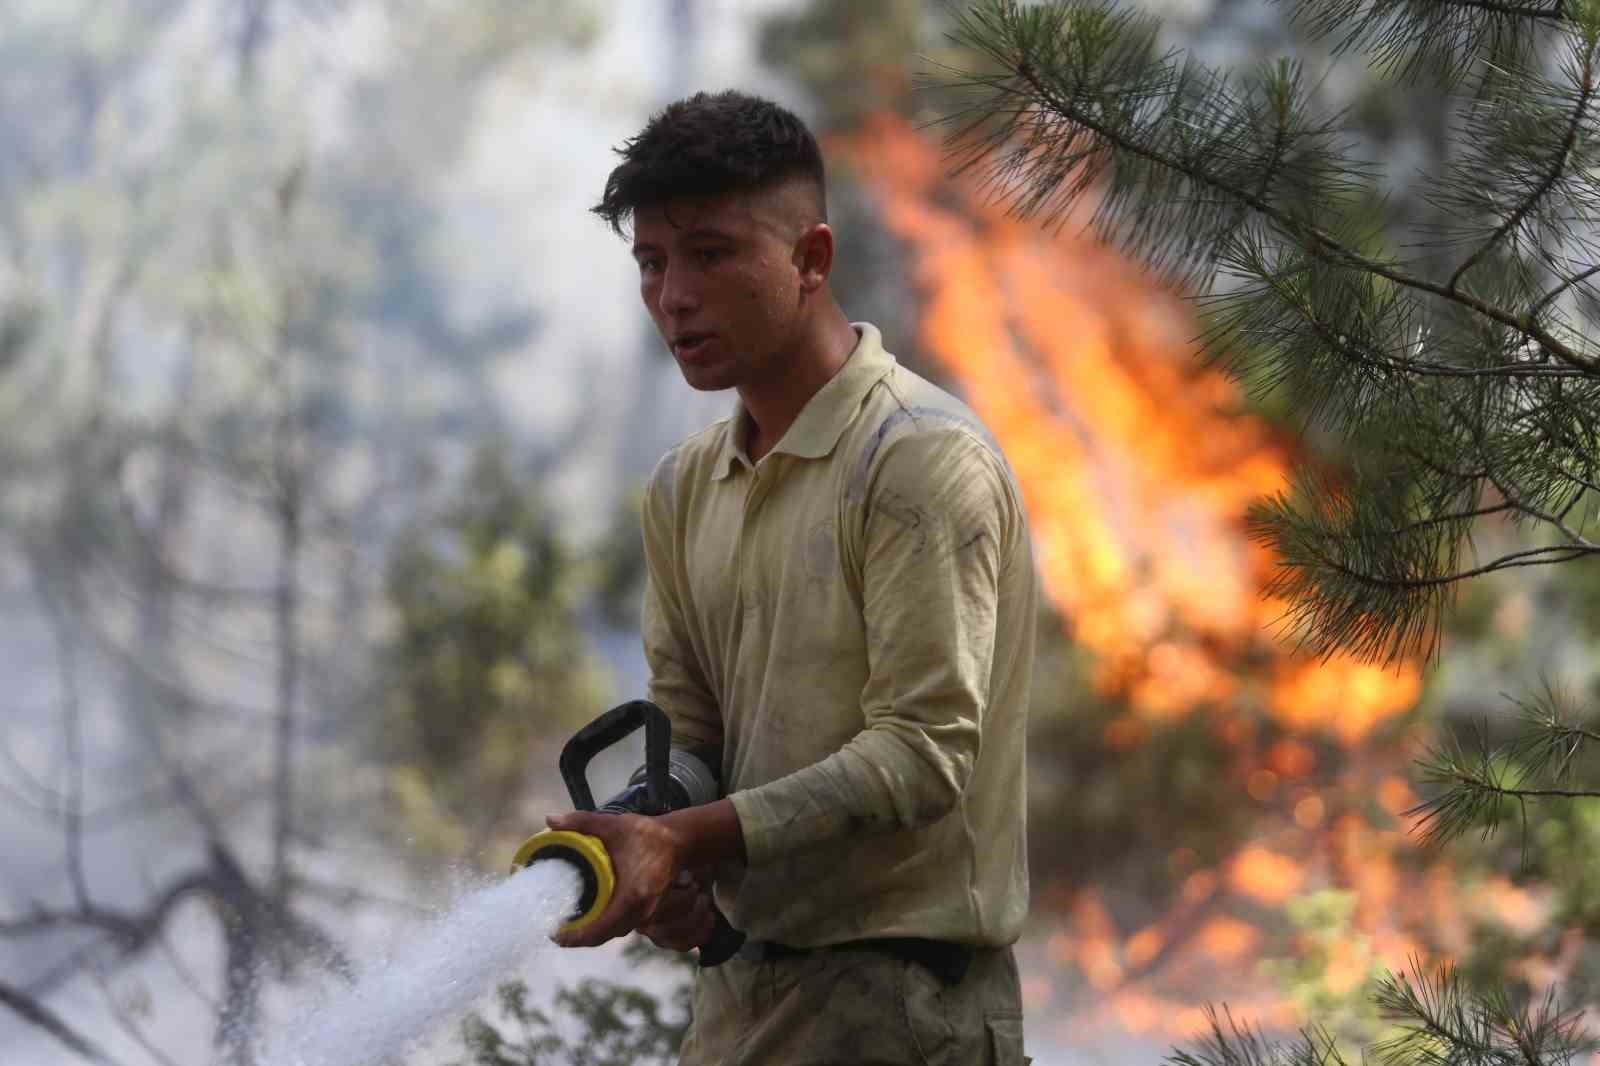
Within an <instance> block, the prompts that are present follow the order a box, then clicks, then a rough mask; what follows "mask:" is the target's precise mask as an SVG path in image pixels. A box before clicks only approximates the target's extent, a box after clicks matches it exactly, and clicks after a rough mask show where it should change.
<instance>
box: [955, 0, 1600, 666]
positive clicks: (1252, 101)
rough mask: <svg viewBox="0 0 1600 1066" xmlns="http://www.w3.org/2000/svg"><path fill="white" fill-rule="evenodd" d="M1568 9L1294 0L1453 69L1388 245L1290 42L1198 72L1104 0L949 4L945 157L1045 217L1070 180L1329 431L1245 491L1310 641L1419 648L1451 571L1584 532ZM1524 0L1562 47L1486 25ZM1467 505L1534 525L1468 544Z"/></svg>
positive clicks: (1535, 552)
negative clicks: (1515, 540)
mask: <svg viewBox="0 0 1600 1066" xmlns="http://www.w3.org/2000/svg"><path fill="white" fill-rule="evenodd" d="M1591 6H1592V5H1585V6H1584V7H1582V8H1581V9H1579V8H1572V9H1570V10H1569V9H1565V8H1549V9H1544V8H1539V9H1533V13H1532V14H1530V11H1529V10H1523V9H1519V10H1518V11H1517V12H1515V13H1513V12H1509V11H1505V12H1502V11H1499V10H1498V9H1495V8H1493V7H1492V6H1490V7H1488V8H1485V7H1484V6H1483V5H1469V4H1441V5H1437V6H1434V7H1430V8H1428V9H1427V10H1428V11H1430V12H1434V14H1432V15H1429V14H1407V15H1406V16H1405V17H1399V16H1397V15H1396V12H1397V11H1398V10H1400V9H1399V8H1397V7H1396V6H1395V5H1392V4H1389V3H1386V2H1378V3H1352V2H1343V0H1341V2H1340V3H1338V4H1337V5H1331V4H1314V5H1310V6H1308V7H1296V8H1295V9H1294V10H1295V11H1296V12H1299V13H1306V12H1309V13H1310V14H1311V15H1312V18H1311V20H1310V23H1309V25H1310V27H1311V28H1312V29H1313V30H1319V31H1329V30H1331V29H1332V28H1333V27H1334V26H1335V24H1338V25H1342V26H1344V27H1346V28H1350V27H1354V31H1353V32H1354V36H1353V38H1352V41H1353V42H1354V43H1358V44H1363V45H1371V46H1373V47H1374V48H1376V49H1377V52H1378V54H1377V56H1376V58H1375V60H1374V61H1375V62H1376V63H1378V64H1379V65H1380V66H1383V65H1386V64H1388V65H1392V64H1393V62H1395V61H1396V56H1398V55H1401V54H1402V53H1405V52H1406V49H1411V52H1409V53H1406V54H1414V55H1415V56H1417V57H1420V58H1417V62H1416V63H1414V64H1409V65H1406V64H1404V63H1403V64H1402V66H1404V67H1405V69H1407V70H1408V71H1410V72H1412V73H1416V72H1419V71H1425V70H1432V71H1434V73H1435V74H1436V75H1437V74H1443V75H1445V76H1447V77H1449V78H1465V77H1468V76H1469V73H1470V77H1471V81H1470V84H1468V85H1465V86H1456V85H1455V82H1449V81H1447V82H1445V83H1444V84H1445V85H1446V86H1454V87H1456V88H1458V89H1459V91H1458V92H1457V93H1456V96H1455V97H1454V98H1453V101H1452V106H1454V107H1455V113H1454V115H1453V118H1454V121H1455V128H1454V130H1453V131H1452V132H1453V140H1452V143H1453V145H1454V146H1455V152H1454V156H1455V157H1454V158H1452V159H1450V160H1448V162H1447V163H1446V164H1445V165H1444V166H1443V167H1442V168H1441V169H1440V171H1439V172H1438V173H1437V174H1433V175H1430V176H1428V177H1427V178H1425V179H1424V181H1423V182H1422V183H1421V188H1422V192H1421V194H1420V195H1421V196H1422V198H1423V199H1424V200H1425V201H1426V202H1427V203H1429V204H1430V205H1431V206H1432V207H1433V208H1434V209H1435V218H1434V220H1433V221H1431V222H1430V225H1429V228H1428V231H1427V232H1426V234H1425V236H1427V237H1428V238H1430V239H1429V240H1427V241H1425V242H1418V243H1415V244H1413V245H1411V246H1410V248H1414V249H1416V250H1414V251H1413V250H1409V249H1408V250H1407V251H1405V252H1403V253H1401V252H1396V251H1392V250H1390V248H1389V247H1388V245H1389V243H1390V241H1389V240H1388V238H1387V237H1386V236H1385V235H1384V234H1383V233H1382V232H1381V230H1380V229H1379V228H1378V225H1377V220H1376V217H1375V216H1374V214H1373V212H1372V205H1373V204H1375V203H1381V202H1382V201H1383V200H1384V198H1385V197H1386V196H1387V191H1388V190H1387V189H1386V187H1385V185H1384V183H1383V180H1382V179H1383V169H1382V168H1381V167H1380V166H1378V165H1377V163H1376V161H1374V160H1372V159H1367V158H1363V157H1360V156H1358V155H1357V154H1356V153H1355V151H1354V145H1355V144H1356V143H1357V138H1356V137H1355V136H1354V131H1353V128H1352V123H1351V119H1350V116H1349V114H1348V113H1346V112H1343V111H1332V112H1329V111H1328V110H1327V109H1325V108H1322V107H1320V106H1319V97H1318V95H1317V93H1316V92H1314V91H1313V90H1314V86H1313V84H1312V83H1311V81H1310V79H1309V78H1308V77H1307V75H1306V72H1305V71H1304V69H1303V68H1302V66H1301V65H1300V64H1299V63H1297V62H1291V61H1288V60H1283V61H1279V62H1276V63H1273V64H1265V65H1261V66H1258V67H1255V68H1253V69H1251V70H1248V71H1246V72H1244V73H1243V74H1235V73H1234V72H1223V71H1217V70H1212V69H1209V68H1207V67H1205V66H1204V65H1203V64H1200V63H1199V62H1197V61H1195V60H1194V59H1193V58H1192V57H1189V56H1186V55H1184V54H1183V53H1181V52H1178V51H1175V50H1174V51H1166V52H1163V51H1160V50H1159V49H1158V46H1157V42H1158V39H1159V33H1160V24H1159V22H1158V21H1157V20H1155V19H1153V18H1151V17H1149V16H1145V15H1139V14H1135V13H1130V12H1127V11H1123V10H1119V9H1116V8H1114V7H1112V6H1109V5H1106V4H1103V3H1071V2H1058V3H1053V4H1046V5H1022V4H1017V3H1013V2H1009V0H988V2H985V3H979V4H977V5H975V6H974V7H973V8H972V9H971V10H970V11H969V12H967V13H966V14H965V15H964V17H963V18H962V19H961V21H960V23H959V25H958V28H957V31H956V34H955V36H956V39H957V41H958V42H959V43H961V44H963V45H964V46H965V47H967V48H968V49H970V50H971V51H972V52H973V53H974V54H976V55H978V56H980V57H982V63H981V64H978V65H976V66H975V69H972V70H967V71H962V72H960V73H957V74H954V75H951V76H950V77H948V78H945V79H944V81H945V83H946V85H947V88H950V89H951V90H952V91H954V90H960V91H963V92H964V93H965V94H966V100H965V104H964V106H962V107H961V108H959V109H957V110H955V111H954V113H953V114H952V115H951V116H950V117H949V121H950V122H951V123H952V124H953V125H954V126H955V127H956V129H955V133H954V134H953V136H952V139H951V151H952V153H953V154H954V158H955V160H956V163H957V165H958V167H960V168H962V169H967V170H971V171H974V172H975V173H977V174H978V175H980V176H981V177H982V178H983V179H984V180H986V181H987V182H988V183H989V184H990V187H991V188H992V190H993V192H994V194H995V195H996V196H997V197H1003V198H1005V199H1006V201H1007V202H1008V204H1009V205H1010V206H1011V208H1012V209H1013V211H1014V212H1015V213H1017V214H1018V215H1020V216H1022V217H1030V218H1036V219H1039V220H1040V221H1042V222H1043V223H1045V224H1046V225H1060V224H1065V222H1066V221H1067V220H1068V219H1069V218H1076V217H1079V216H1078V215H1077V214H1076V213H1075V212H1076V211H1077V209H1078V208H1079V206H1080V205H1081V204H1083V203H1085V202H1086V198H1089V199H1092V211H1091V212H1089V214H1088V221H1089V223H1090V224H1092V225H1094V226H1096V228H1097V229H1098V230H1099V232H1100V233H1101V234H1102V235H1103V236H1104V237H1106V238H1108V239H1111V240H1114V241H1116V242H1117V243H1119V244H1121V245H1122V246H1123V247H1124V248H1126V249H1127V250H1128V251H1130V252H1131V253H1132V254H1134V255H1136V256H1138V257H1139V258H1141V259H1142V260H1143V261H1145V262H1146V263H1147V264H1149V265H1150V266H1151V267H1152V269H1154V270H1157V271H1159V272H1160V273H1162V274H1163V275H1164V276H1165V277H1166V278H1167V280H1168V281H1169V282H1171V283H1173V284H1181V285H1186V286H1192V287H1193V288H1194V289H1195V290H1196V291H1197V295H1198V296H1199V297H1200V299H1201V301H1202V302H1203V304H1204V305H1205V306H1206V308H1207V311H1208V318H1207V322H1208V329H1207V332H1206V333H1205V334H1204V335H1203V337H1202V338H1201V340H1202V342H1203V345H1204V349H1205V353H1206V356H1207V358H1209V359H1211V360H1213V361H1216V362H1219V363H1221V364H1223V365H1225V366H1227V367H1228V368H1229V370H1230V371H1231V372H1233V373H1234V374H1235V375H1236V376H1237V377H1238V378H1239V379H1240V380H1241V381H1243V382H1245V383H1246V384H1247V385H1250V386H1251V387H1253V388H1255V389H1256V390H1257V391H1258V392H1260V391H1265V392H1269V393H1270V392H1274V391H1281V392H1282V393H1284V394H1285V396H1286V397H1287V398H1288V406H1289V407H1290V408H1291V409H1292V410H1293V411H1294V412H1295V414H1296V417H1297V419H1298V421H1300V423H1301V424H1302V425H1305V426H1306V427H1308V428H1318V427H1321V428H1324V429H1327V430H1329V431H1331V432H1334V433H1336V434H1338V435H1340V436H1341V437H1342V438H1343V439H1344V440H1345V442H1346V444H1347V446H1348V447H1349V449H1350V452H1351V459H1350V461H1348V462H1347V463H1345V464H1344V465H1343V466H1342V467H1341V468H1340V469H1338V470H1336V471H1332V472H1329V471H1324V470H1314V469H1309V468H1308V469H1303V470H1301V471H1300V472H1299V474H1298V476H1297V478H1296V482H1295V487H1294V490H1293V491H1291V492H1288V493H1284V494H1282V495H1280V496H1278V497H1276V498H1274V499H1272V500H1270V501H1268V502H1267V503H1265V504H1263V505H1262V506H1261V507H1258V508H1257V509H1256V510H1255V512H1254V514H1253V516H1252V527H1253V532H1254V535H1255V536H1256V537H1258V538H1259V539H1260V540H1262V541H1263V542H1265V543H1266V544H1267V545H1268V546H1270V547H1271V548H1273V549H1274V550H1275V551H1276V553H1277V555H1278V556H1279V558H1280V559H1281V560H1282V571H1281V573H1280V574H1279V576H1278V578H1277V579H1276V581H1275V583H1274V585H1273V587H1272V589H1271V590H1270V591H1271V592H1272V594H1274V595H1278V596H1283V597H1285V598H1287V599H1288V600H1289V601H1290V602H1291V613H1290V616H1289V618H1288V619H1287V623H1288V626H1289V629H1290V631H1291V632H1292V633H1293V634H1294V635H1295V636H1296V637H1297V638H1298V639H1299V640H1300V641H1301V642H1302V643H1303V644H1304V645H1305V646H1307V647H1308V648H1310V649H1312V650H1314V651H1317V652H1323V653H1331V652H1333V651H1335V650H1342V651H1346V652H1353V653H1355V654H1357V655H1360V656H1364V657H1367V658H1371V659H1380V660H1395V659H1398V658H1401V657H1404V656H1407V655H1410V654H1413V653H1416V652H1418V651H1429V650H1433V649H1434V648H1435V647H1436V645H1435V640H1436V637H1437V634H1438V632H1439V625H1440V622H1441V619H1442V615H1443V612H1444V610H1445V608H1446V607H1447V606H1448V604H1449V602H1450V596H1451V594H1452V591H1453V589H1454V588H1455V586H1456V584H1457V583H1458V582H1460V581H1463V580H1466V579H1468V578H1471V577H1475V576H1478V575H1481V574H1485V573H1490V572H1493V571H1496V570H1503V569H1510V568H1515V567H1525V566H1531V565H1539V564H1548V563H1559V562H1571V561H1573V560H1577V559H1583V558H1593V557H1594V556H1596V555H1600V543H1596V542H1595V541H1594V540H1592V539H1591V538H1590V537H1588V536H1587V535H1586V532H1585V529H1586V527H1585V522H1586V521H1587V520H1588V519H1589V518H1590V517H1592V516H1593V512H1594V509H1595V507H1596V505H1597V503H1600V472H1597V469H1596V463H1597V462H1600V356H1597V354H1596V353H1595V352H1594V350H1593V345H1592V341H1591V337H1592V334H1593V326H1594V324H1595V320H1596V318H1597V317H1600V295H1597V292H1596V290H1595V288H1594V286H1593V284H1592V281H1591V279H1592V278H1593V276H1594V274H1595V272H1596V271H1595V269H1594V268H1592V263H1593V262H1594V260H1595V258H1596V248H1595V245H1594V243H1593V233H1594V226H1595V223H1596V222H1597V221H1600V196H1597V195H1596V191H1595V188H1594V185H1593V179H1592V175H1593V174H1594V172H1595V170H1596V167H1597V165H1600V107H1597V106H1596V96H1597V94H1600V29H1597V27H1596V26H1595V25H1594V24H1593V21H1592V17H1591V13H1590V11H1589V8H1590V7H1591ZM1357 9H1359V11H1360V12H1361V16H1360V17H1359V18H1358V17H1355V16H1352V15H1350V12H1351V11H1352V10H1357ZM1329 11H1334V12H1337V13H1339V14H1340V15H1341V19H1335V18H1333V17H1329V16H1328V15H1327V12H1329ZM1404 11H1406V12H1408V13H1410V12H1412V11H1413V9H1412V8H1410V7H1406V8H1404ZM1518 17H1520V18H1521V19H1522V22H1521V23H1519V25H1522V24H1524V23H1526V22H1527V21H1528V19H1529V18H1537V19H1539V20H1542V21H1544V22H1546V23H1547V24H1548V25H1547V26H1546V27H1545V29H1544V30H1542V31H1541V35H1540V36H1541V39H1547V40H1548V42H1549V43H1550V45H1551V48H1552V49H1554V50H1555V51H1556V52H1558V53H1559V54H1557V55H1553V56H1552V55H1551V54H1550V53H1549V52H1548V51H1546V52H1542V53H1539V54H1538V56H1537V58H1538V60H1540V62H1535V57H1534V54H1533V53H1532V52H1531V51H1530V45H1529V43H1528V42H1529V41H1531V40H1533V39H1534V37H1533V35H1532V34H1531V33H1522V32H1521V31H1517V32H1513V31H1511V30H1509V29H1506V26H1507V25H1509V23H1511V22H1514V21H1516V20H1517V18H1518ZM1396 18H1399V22H1401V23H1405V25H1404V26H1401V27H1399V28H1396V25H1395V20H1396ZM1439 20H1442V21H1443V22H1444V23H1447V24H1448V25H1449V26H1450V27H1451V28H1452V32H1451V33H1449V34H1445V35H1442V36H1441V35H1439V34H1437V33H1435V32H1432V30H1430V29H1429V27H1430V26H1433V27H1434V29H1437V26H1435V25H1434V23H1435V22H1436V21H1439ZM1380 30H1381V31H1382V32H1379V31H1380ZM1419 48H1420V51H1418V49H1419ZM1397 49H1398V50H1399V51H1397ZM1441 50H1450V52H1451V54H1452V55H1453V56H1454V57H1455V59H1456V62H1453V63H1441V61H1440V60H1439V55H1441V54H1442V52H1441ZM1547 59H1554V60H1555V61H1554V62H1548V63H1547V62H1544V60H1547ZM1488 515H1503V516H1505V517H1507V518H1509V519H1511V520H1513V521H1518V522H1521V523H1523V524H1525V525H1526V526H1528V527H1529V528H1532V529H1537V530H1538V531H1539V532H1540V533H1541V534H1542V538H1543V539H1541V540H1539V541H1537V542H1535V543H1533V544H1531V545H1528V546H1523V547H1521V548H1519V549H1518V550H1515V551H1510V552H1507V553H1506V554H1504V555H1502V556H1500V557H1498V558H1494V559H1491V560H1489V561H1486V562H1482V563H1479V564H1477V565H1473V564H1472V563H1469V562H1467V561H1465V559H1464V553H1465V548H1466V545H1467V538H1468V536H1469V534H1470V532H1471V530H1472V529H1473V528H1474V526H1475V524H1476V523H1477V522H1478V520H1480V519H1483V518H1484V517H1486V516H1488Z"/></svg>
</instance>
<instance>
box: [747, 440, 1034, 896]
mask: <svg viewBox="0 0 1600 1066" xmlns="http://www.w3.org/2000/svg"><path fill="white" fill-rule="evenodd" d="M1002 463H1003V461H1002V460H1001V459H999V457H998V456H996V455H995V454H994V453H993V452H992V451H991V450H990V448H989V447H988V446H987V445H986V444H985V443H984V442H983V441H982V440H981V439H979V438H978V437H977V436H975V435H974V434H972V433H970V432H968V431H966V430H963V429H959V428H953V427H945V428H929V429H924V430H922V431H920V432H916V433H911V434H907V435H905V436H902V437H899V438H898V439H895V440H892V441H891V442H890V443H888V444H887V445H885V446H884V449H883V451H882V453H881V454H880V455H879V456H878V457H877V462H876V463H875V464H874V470H873V472H872V474H871V477H870V481H869V483H868V485H867V486H866V488H865V491H864V493H863V494H862V499H861V500H860V501H859V506H860V508H861V514H860V516H859V521H858V522H857V523H855V525H856V536H855V537H854V538H850V537H848V536H842V537H841V540H844V541H845V544H844V545H842V547H843V549H844V552H845V556H846V559H847V562H846V566H847V567H849V566H851V565H852V561H853V564H854V565H858V566H859V573H860V585H859V588H860V596H861V608H862V614H863V618H864V622H865V627H866V641H867V653H868V677H867V681H866V684H865V686H864V687H863V690H862V692H861V697H860V699H861V707H860V711H861V715H862V720H863V723H864V728H863V729H862V730H861V731H860V733H858V734H857V735H856V736H855V737H854V739H852V740H851V741H850V742H849V743H847V744H846V745H845V746H844V747H843V748H842V749H841V750H839V751H837V752H835V753H834V754H832V755H830V756H828V757H827V758H825V759H823V760H821V761H820V762H818V763H815V764H814V765H812V766H809V767H806V768H804V769H800V770H798V771H796V772H794V773H791V774H788V775H787V776H785V777H782V778H780V779H778V780H776V781H772V782H770V783H768V784H766V785H762V786H760V787H757V788H754V789H750V790H747V791H742V792H736V793H734V794H733V797H732V799H733V803H734V806H735V808H736V809H737V810H738V813H739V817H740V822H741V824H742V826H743V828H744V835H745V845H746V849H747V851H748V853H749V862H750V864H751V865H752V866H759V865H761V864H763V863H765V862H768V861H770V860H772V859H774V858H776V857H778V856H790V855H795V854H798V853H801V852H804V851H807V850H810V849H813V848H817V847H820V846H822V845H825V844H827V843H829V842H831V841H836V840H839V839H841V838H843V837H846V836H851V835H863V834H877V833H886V832H892V831H896V830H907V829H915V828H919V827H921V826H925V825H929V824H931V823H933V822H936V821H938V820H939V819H941V818H943V817H944V816H946V815H947V814H949V813H950V812H951V811H952V810H953V809H954V808H955V807H956V805H957V803H958V801H959V800H960V798H961V795H962V792H963V789H964V788H965V787H966V785H967V782H968V779H969V777H970V776H971V774H972V771H973V766H974V764H975V762H976V760H977V757H978V750H979V742H980V736H981V728H982V723H983V717H984V713H985V710H986V707H987V703H988V699H989V688H990V672H991V664H992V661H993V657H994V641H995V620H996V611H997V601H998V597H999V595H1000V593H999V588H1000V579H1001V572H1002V568H1003V566H1004V565H1005V561H1006V560H1007V559H1009V558H1011V556H1012V553H1013V551H1014V548H1015V544H1016V538H1018V537H1019V536H1025V525H1024V523H1023V520H1022V517H1021V513H1020V503H1019V501H1018V500H1017V498H1016V495H1015V493H1014V491H1013V490H1012V487H1011V482H1010V481H1009V479H1008V477H1007V476H1006V473H1005V470H1004V467H1003V465H1002ZM852 540H853V542H852ZM852 557H853V560H852Z"/></svg>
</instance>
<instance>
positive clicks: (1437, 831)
mask: <svg viewBox="0 0 1600 1066" xmlns="http://www.w3.org/2000/svg"><path fill="white" fill-rule="evenodd" d="M1507 699H1510V700H1511V702H1512V703H1514V704H1516V706H1517V707H1518V708H1520V709H1521V711H1522V726H1523V728H1522V730H1521V731H1520V732H1519V733H1518V734H1517V735H1516V736H1515V737H1513V738H1512V739H1511V740H1510V741H1508V742H1506V743H1504V744H1500V745H1496V744H1493V743H1491V741H1490V739H1489V734H1488V728H1487V725H1486V724H1485V723H1481V722H1480V723H1479V724H1478V725H1477V726H1476V727H1475V728H1474V729H1473V730H1472V732H1471V733H1470V734H1469V736H1468V738H1467V739H1466V740H1465V741H1463V740H1456V741H1451V742H1447V743H1445V744H1441V745H1438V746H1435V747H1433V748H1431V749H1429V750H1428V751H1427V752H1426V753H1425V754H1424V755H1423V757H1422V758H1421V759H1419V760H1418V761H1417V767H1418V771H1419V775H1420V777H1421V779H1422V781H1423V782H1424V783H1425V784H1428V785H1433V786H1437V787H1438V788H1439V789H1440V791H1439V793H1438V794H1437V795H1435V796H1433V797H1432V798H1431V799H1428V800H1425V801H1423V802H1422V803H1420V804H1418V805H1417V806H1415V807H1413V808H1411V809H1410V810H1408V811H1407V812H1406V814H1407V815H1408V816H1412V817H1415V818H1417V819H1418V821H1417V825H1416V831H1417V833H1418V835H1419V836H1420V837H1421V838H1422V839H1423V841H1424V842H1425V843H1427V844H1430V845H1440V844H1444V843H1446V842H1448V841H1450V840H1453V839H1455V838H1457V837H1459V836H1462V835H1464V834H1465V833H1467V832H1468V831H1470V830H1472V829H1481V830H1482V832H1483V835H1484V837H1486V838H1487V837H1489V836H1491V835H1493V834H1494V833H1495V831H1496V830H1498V829H1499V827H1500V824H1501V823H1502V822H1503V821H1504V819H1505V817H1506V813H1507V805H1508V804H1515V805H1516V809H1517V810H1518V811H1519V812H1521V813H1523V814H1524V816H1525V808H1526V804H1527V802H1528V801H1530V800H1540V799H1565V800H1589V799H1600V787H1583V786H1573V787H1563V786H1562V784H1561V783H1562V782H1564V781H1566V780H1567V779H1568V778H1569V777H1570V772H1571V768H1572V766H1573V764H1574V763H1575V762H1576V761H1577V759H1578V757H1579V755H1580V754H1581V753H1582V750H1583V748H1584V746H1585V745H1586V744H1589V743H1595V742H1600V732H1596V731H1595V730H1593V729H1590V728H1588V727H1587V726H1584V725H1581V724H1578V723H1576V722H1574V721H1573V717H1574V716H1573V715H1572V713H1571V712H1570V711H1569V710H1568V709H1567V708H1566V707H1565V705H1564V702H1563V696H1562V695H1561V694H1560V693H1559V692H1558V691H1557V690H1556V689H1555V688H1554V687H1553V686H1551V685H1550V684H1549V683H1547V684H1546V686H1545V688H1544V690H1543V691H1542V692H1541V693H1540V694H1539V696H1537V697H1535V698H1534V699H1533V700H1531V701H1520V700H1515V699H1511V697H1507ZM1541 781H1550V782H1552V783H1551V784H1549V785H1545V784H1540V783H1538V782H1541Z"/></svg>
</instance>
